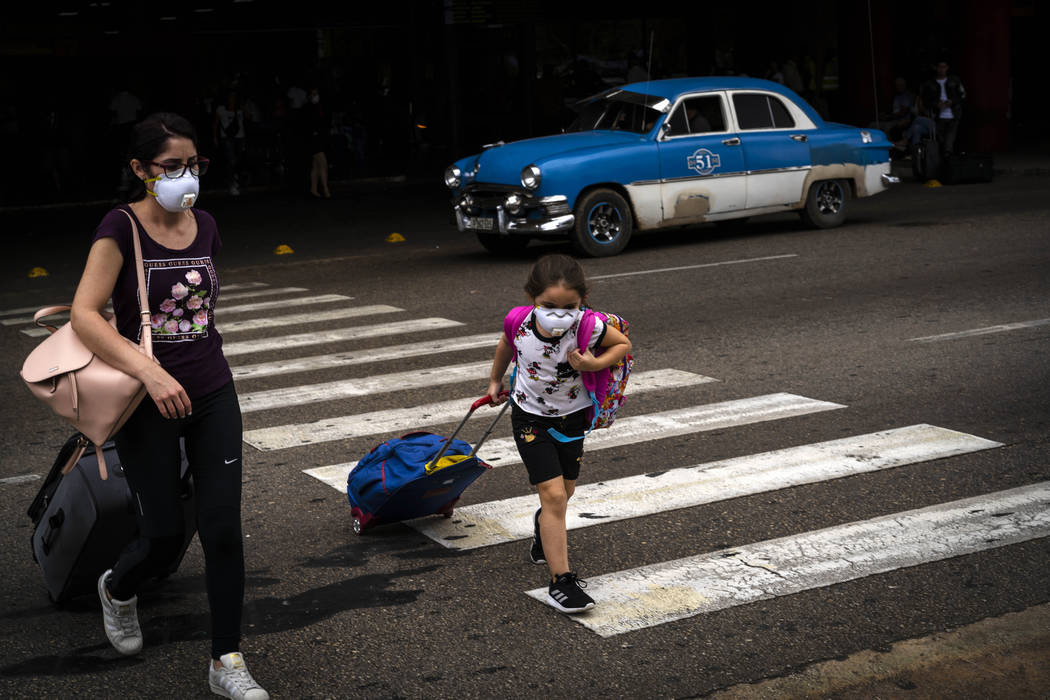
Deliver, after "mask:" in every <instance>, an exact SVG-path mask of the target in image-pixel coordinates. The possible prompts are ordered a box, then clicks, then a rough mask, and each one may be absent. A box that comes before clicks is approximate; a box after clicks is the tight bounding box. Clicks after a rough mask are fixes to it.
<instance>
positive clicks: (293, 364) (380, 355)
mask: <svg viewBox="0 0 1050 700" xmlns="http://www.w3.org/2000/svg"><path fill="white" fill-rule="evenodd" d="M498 340H499V336H498V335H494V334H492V333H480V334H478V335H468V336H463V337H462V338H447V339H443V340H420V341H418V342H415V343H406V344H404V345H391V346H388V347H385V348H376V349H374V350H347V351H345V352H335V353H331V354H329V355H314V356H312V357H299V358H289V359H286V360H277V361H276V362H260V363H258V364H254V365H239V366H235V367H232V368H231V369H232V370H233V378H234V379H236V380H246V379H257V378H259V377H270V376H273V375H278V374H282V375H287V374H293V373H295V372H316V371H318V370H323V369H334V368H336V367H349V366H350V365H360V364H367V363H370V362H383V361H385V360H401V359H404V358H406V357H418V356H428V355H436V354H438V353H448V352H460V351H462V350H473V349H475V348H483V347H495V345H496V342H497V341H498Z"/></svg>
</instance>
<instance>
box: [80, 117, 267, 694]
mask: <svg viewBox="0 0 1050 700" xmlns="http://www.w3.org/2000/svg"><path fill="white" fill-rule="evenodd" d="M196 141H197V139H196V134H195V132H194V129H193V126H192V125H191V124H190V123H189V122H188V121H187V120H186V119H184V118H182V117H180V116H178V115H175V114H167V113H161V114H154V115H152V116H150V117H148V118H146V119H145V120H144V121H142V122H140V123H139V124H137V125H136V126H135V127H134V129H133V131H132V135H131V143H130V149H129V153H128V159H127V161H126V162H128V165H129V171H130V174H132V175H133V176H134V179H132V180H131V182H132V183H133V185H134V191H133V192H132V193H131V196H130V197H129V200H130V203H129V204H125V205H121V206H119V207H116V208H115V209H113V210H112V211H110V212H109V213H108V214H106V216H105V217H103V219H102V222H101V223H100V224H99V226H98V228H97V229H96V230H95V237H94V242H93V243H92V246H91V250H90V252H89V253H88V260H87V264H86V266H85V268H84V274H83V277H82V278H81V280H80V285H79V286H78V287H77V292H76V296H75V297H74V300H73V309H72V313H71V322H72V324H73V327H74V329H75V330H76V332H77V335H78V336H79V337H80V338H81V340H82V341H83V342H84V344H85V345H87V347H88V348H89V349H90V350H91V351H92V352H94V353H95V354H97V355H99V356H100V357H101V358H102V359H104V360H105V361H106V362H108V363H109V364H111V365H113V366H114V367H117V368H118V369H121V370H123V371H124V372H127V373H128V374H131V375H134V376H136V377H138V378H139V379H140V380H141V381H142V382H143V384H144V385H145V387H146V390H147V391H148V392H149V397H147V399H146V400H144V401H143V402H142V403H141V404H139V407H138V409H137V410H136V411H135V413H134V414H132V416H131V418H130V419H129V420H128V421H127V423H126V424H125V425H124V427H123V428H122V429H121V430H120V432H119V433H118V434H117V435H116V438H115V441H116V445H117V452H118V454H119V456H120V462H121V465H122V467H123V469H124V473H125V476H126V478H127V480H128V485H129V486H130V488H131V491H132V494H133V497H134V502H135V504H136V506H137V508H136V510H137V516H138V519H139V529H140V533H141V535H140V539H138V540H136V541H134V542H132V543H131V544H129V545H128V547H127V548H125V550H124V552H123V553H122V554H121V555H120V558H119V559H118V560H117V561H116V562H114V564H113V568H112V569H110V570H108V571H106V572H105V573H103V574H102V576H100V577H99V581H98V592H99V599H100V601H101V603H102V614H103V623H104V627H105V632H106V636H107V637H108V638H109V640H110V642H111V643H112V644H113V647H114V648H115V649H116V650H117V651H118V652H120V653H121V654H126V655H130V654H136V653H138V652H139V650H141V649H142V631H141V629H140V627H139V623H138V615H137V610H136V606H137V602H138V599H137V595H136V594H137V592H138V589H139V587H140V586H141V584H142V583H143V582H144V581H145V580H146V579H148V578H149V577H151V576H152V575H155V574H156V573H157V572H159V571H161V570H163V569H164V568H165V567H166V566H169V565H170V564H171V562H172V561H173V560H174V559H175V558H176V557H177V556H178V554H179V553H180V552H181V548H182V547H183V546H184V542H185V535H186V532H185V528H184V525H183V523H184V515H183V505H182V502H181V499H180V496H181V485H180V475H179V471H180V462H181V459H180V451H179V439H180V438H183V439H184V441H185V448H186V456H187V458H188V460H189V465H190V470H191V472H192V474H193V478H194V485H195V490H196V497H197V500H196V506H197V513H196V515H197V531H198V534H199V536H200V541H201V546H202V548H203V550H204V559H205V570H206V579H207V592H208V602H209V606H210V608H211V623H212V624H211V628H212V648H211V663H210V664H209V666H208V681H209V686H210V687H211V690H212V691H213V692H215V693H216V694H218V695H223V696H225V697H231V698H246V699H247V700H266V699H267V698H269V695H268V694H267V693H266V691H265V690H263V689H262V688H261V687H259V685H258V684H257V683H256V682H255V681H254V679H252V677H251V675H250V674H249V673H248V670H247V667H246V666H245V665H244V659H243V658H242V657H241V654H240V651H239V645H240V628H241V609H242V607H243V601H244V555H243V544H242V537H241V523H240V504H241V433H242V427H241V415H240V407H239V404H238V401H237V393H236V391H235V390H234V386H233V377H232V374H231V372H230V368H229V365H228V364H227V362H226V358H225V357H224V356H223V353H222V338H221V337H220V336H219V333H218V331H216V329H215V326H214V312H215V305H216V301H217V300H218V297H219V277H218V275H217V274H216V272H215V267H214V264H213V257H214V256H215V255H216V254H217V253H218V252H219V251H220V250H221V248H222V242H221V240H220V239H219V234H218V230H217V228H216V225H215V220H214V219H213V218H212V217H211V216H210V215H209V214H207V213H205V212H202V211H200V210H197V209H193V205H194V204H195V203H196V201H197V196H198V194H199V191H200V180H199V178H200V176H201V175H203V174H204V173H205V172H206V171H207V168H208V159H207V158H203V157H201V156H200V155H199V154H198V153H197V143H196ZM132 219H134V220H135V223H136V225H137V228H138V233H139V239H140V242H141V246H142V259H143V265H144V266H145V267H146V286H147V288H148V289H147V298H148V301H149V312H150V325H151V327H152V336H153V352H154V356H155V357H156V360H157V362H153V361H152V360H150V359H148V358H146V357H145V356H144V355H143V354H141V353H140V352H138V351H137V350H136V349H135V348H134V347H132V346H131V345H130V344H129V343H127V342H125V341H123V340H122V339H121V338H120V335H123V336H125V337H126V338H129V339H131V340H132V341H134V342H138V334H139V329H140V319H139V308H138V296H137V289H138V281H137V272H136V270H135V269H134V268H135V253H134V247H133V245H134V244H133V242H132V231H133V229H132ZM111 297H112V299H113V311H114V314H115V316H116V322H117V330H116V331H114V330H113V327H112V326H110V325H109V324H108V323H107V322H106V320H105V318H104V317H103V316H102V310H103V309H104V308H105V306H106V302H107V301H108V300H109V299H110V298H111Z"/></svg>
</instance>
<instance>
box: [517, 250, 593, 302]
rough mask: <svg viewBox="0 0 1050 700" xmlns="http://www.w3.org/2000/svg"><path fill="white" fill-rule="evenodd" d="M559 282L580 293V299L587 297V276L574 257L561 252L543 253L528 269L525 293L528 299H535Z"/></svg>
mask: <svg viewBox="0 0 1050 700" xmlns="http://www.w3.org/2000/svg"><path fill="white" fill-rule="evenodd" d="M558 284H560V285H561V286H563V287H565V288H566V289H572V290H574V291H575V292H576V293H577V294H579V295H580V299H586V298H587V278H586V276H585V275H584V274H583V268H582V267H580V263H578V262H576V259H575V258H572V257H569V256H568V255H562V254H561V253H554V254H551V255H544V256H543V257H542V258H540V259H539V260H537V261H536V264H535V265H533V266H532V270H530V271H529V279H528V280H526V282H525V293H526V294H528V295H529V298H530V299H535V298H536V297H538V296H539V295H540V294H543V290H545V289H547V287H553V286H555V285H558Z"/></svg>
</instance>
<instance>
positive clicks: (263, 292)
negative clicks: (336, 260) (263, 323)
mask: <svg viewBox="0 0 1050 700" xmlns="http://www.w3.org/2000/svg"><path fill="white" fill-rule="evenodd" d="M222 289H223V294H222V301H223V302H224V304H223V305H222V306H220V307H219V308H218V311H217V313H218V314H219V315H220V316H222V315H225V314H229V313H237V312H238V311H241V310H242V309H241V308H239V307H227V306H225V302H228V301H230V300H231V299H257V298H259V297H261V296H274V295H278V294H293V293H295V292H306V291H309V290H308V289H306V288H305V287H281V288H276V289H266V288H261V289H256V290H254V291H250V292H235V293H233V294H227V293H226V289H227V288H226V287H223V288H222ZM322 296H324V297H335V298H333V299H322V297H321V296H318V297H312V298H313V299H314V302H313V303H318V304H319V303H323V302H324V301H346V300H349V299H353V297H346V296H342V295H340V294H326V295H322ZM310 298H311V297H307V298H306V299H310ZM306 299H295V300H288V301H285V302H280V301H274V302H267V303H269V304H272V306H270V307H262V308H275V309H276V308H283V307H284V306H303V305H305V304H309V303H311V302H310V301H307V300H306ZM41 308H43V307H42V306H40V307H23V308H21V309H11V310H9V311H0V316H8V315H12V314H28V316H19V317H17V318H4V319H0V325H4V326H20V325H23V324H28V323H32V322H33V314H34V313H36V312H37V311H39V310H40V309H41ZM243 310H252V309H243ZM109 311H110V312H112V311H113V309H109ZM68 317H69V312H63V313H60V314H55V315H54V316H53V317H52V318H56V319H61V318H68Z"/></svg>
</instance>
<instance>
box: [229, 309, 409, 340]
mask: <svg viewBox="0 0 1050 700" xmlns="http://www.w3.org/2000/svg"><path fill="white" fill-rule="evenodd" d="M398 311H404V309H399V308H397V307H396V306H387V305H386V304H372V305H370V306H350V307H347V308H345V309H332V310H330V311H312V312H310V313H305V314H288V315H286V316H265V317H263V318H253V319H250V320H245V321H218V322H216V324H215V325H216V327H217V328H218V329H219V332H220V333H222V334H223V335H224V336H225V335H229V334H230V333H239V332H242V331H254V330H259V329H261V328H265V329H267V330H271V329H274V328H277V327H279V326H301V325H305V324H308V323H327V322H328V321H340V320H343V319H347V318H358V317H360V316H374V315H376V314H392V313H395V312H398Z"/></svg>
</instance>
